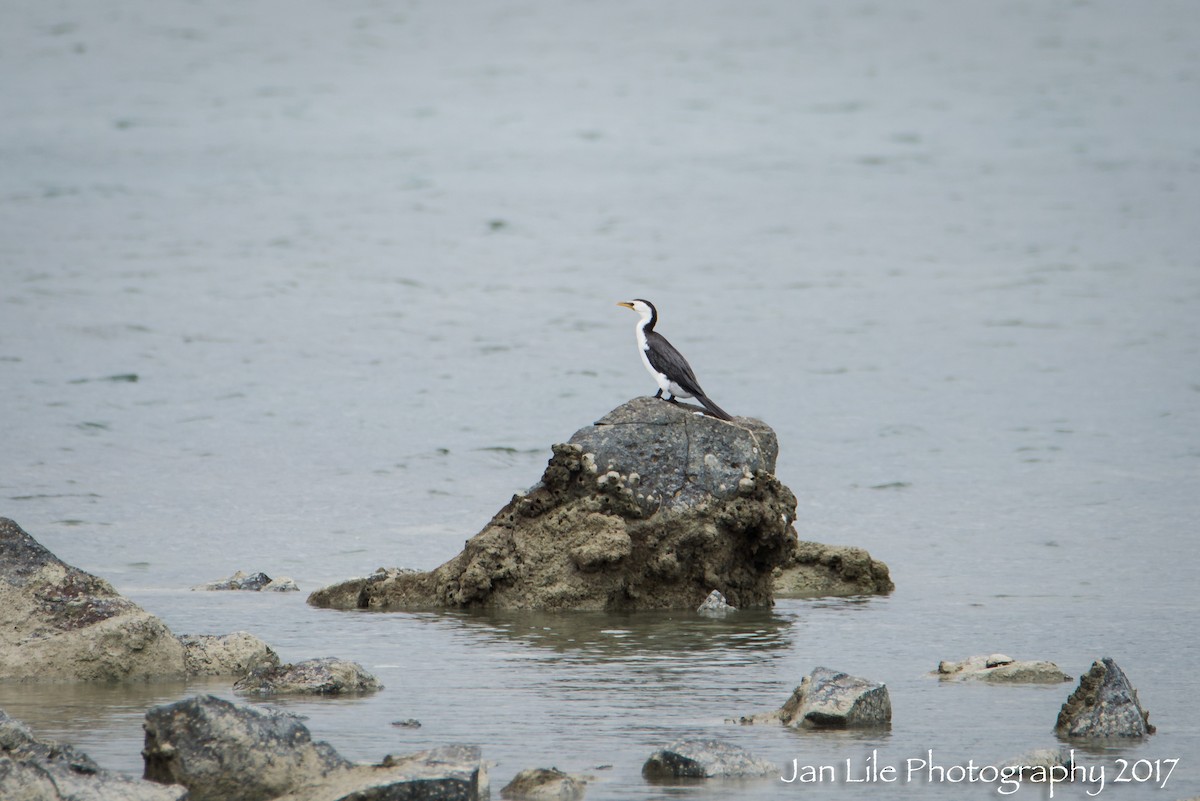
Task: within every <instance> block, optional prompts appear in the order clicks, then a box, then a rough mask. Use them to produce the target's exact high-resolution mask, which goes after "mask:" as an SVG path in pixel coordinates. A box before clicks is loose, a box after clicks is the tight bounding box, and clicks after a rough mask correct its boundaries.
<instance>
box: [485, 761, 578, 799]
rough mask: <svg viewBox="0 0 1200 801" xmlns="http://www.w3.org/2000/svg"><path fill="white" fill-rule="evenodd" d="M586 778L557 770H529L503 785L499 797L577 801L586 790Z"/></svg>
mask: <svg viewBox="0 0 1200 801" xmlns="http://www.w3.org/2000/svg"><path fill="white" fill-rule="evenodd" d="M588 778H589V777H586V776H573V775H571V774H570V773H564V772H563V771H561V770H559V769H558V768H530V769H528V770H523V771H521V772H520V773H518V774H517V775H516V776H514V777H513V780H512V781H511V782H509V783H508V784H506V785H504V787H503V789H501V790H500V797H501V798H504V799H507V801H579V799H581V798H583V795H584V791H585V790H586V789H587V783H588Z"/></svg>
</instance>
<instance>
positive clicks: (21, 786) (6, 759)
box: [0, 709, 187, 801]
mask: <svg viewBox="0 0 1200 801" xmlns="http://www.w3.org/2000/svg"><path fill="white" fill-rule="evenodd" d="M186 796H187V788H184V787H180V786H179V785H171V786H167V785H162V784H154V783H153V782H146V781H141V780H139V779H133V778H130V777H128V776H122V775H120V774H118V773H112V772H110V771H107V770H103V769H101V768H100V767H99V766H98V765H97V764H96V763H95V762H93V761H92V760H91V758H89V757H88V755H87V754H84V753H82V752H80V751H76V750H75V749H74V748H73V747H71V746H69V745H60V744H59V743H52V742H47V741H45V740H40V739H38V738H36V737H34V736H33V733H32V732H30V730H29V729H28V727H26V726H25V724H23V723H21V722H20V721H19V720H15V719H13V718H10V717H9V716H8V715H7V714H6V713H5V712H4V710H2V709H0V798H2V799H5V801H183V799H184V798H185V797H186Z"/></svg>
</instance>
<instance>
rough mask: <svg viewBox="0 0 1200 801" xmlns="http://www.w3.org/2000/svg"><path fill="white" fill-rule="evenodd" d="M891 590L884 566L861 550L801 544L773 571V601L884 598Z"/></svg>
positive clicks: (890, 583) (821, 544)
mask: <svg viewBox="0 0 1200 801" xmlns="http://www.w3.org/2000/svg"><path fill="white" fill-rule="evenodd" d="M894 589H896V585H895V584H893V583H892V578H891V575H890V572H889V570H888V566H887V565H886V564H884V563H883V562H881V561H879V560H878V559H873V558H872V557H871V554H869V553H867V552H866V551H864V550H863V549H862V548H852V547H849V546H845V545H826V544H824V543H820V542H805V541H801V542H799V543H797V544H796V551H795V553H793V554H792V556H791V557H790V558H789V559H788V561H787V562H785V563H784V564H783V565H781V566H779V567H777V568H775V597H776V598H817V597H822V596H847V595H886V594H887V593H889V592H891V591H892V590H894Z"/></svg>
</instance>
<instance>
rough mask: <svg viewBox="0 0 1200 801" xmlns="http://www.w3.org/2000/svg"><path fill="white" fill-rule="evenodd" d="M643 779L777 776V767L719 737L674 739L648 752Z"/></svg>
mask: <svg viewBox="0 0 1200 801" xmlns="http://www.w3.org/2000/svg"><path fill="white" fill-rule="evenodd" d="M642 775H643V776H645V777H646V778H647V779H652V780H659V781H661V780H664V779H689V778H690V779H717V778H721V779H734V778H748V777H757V776H778V775H779V768H778V767H776V766H775V765H773V764H772V763H770V762H767V761H766V760H763V759H759V758H757V757H755V756H754V755H752V754H751V753H750V752H749V751H747V750H746V749H744V748H742V747H741V746H737V745H733V744H731V743H725V742H721V741H720V740H677V741H676V742H673V743H671V744H670V745H668V746H667V747H666V748H662V749H659V750H658V751H655V752H654V753H653V754H651V755H650V758H649V759H647V760H646V764H645V765H643V766H642Z"/></svg>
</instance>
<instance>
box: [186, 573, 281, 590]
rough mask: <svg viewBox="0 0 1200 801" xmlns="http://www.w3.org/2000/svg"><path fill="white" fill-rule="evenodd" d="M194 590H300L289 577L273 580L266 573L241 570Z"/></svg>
mask: <svg viewBox="0 0 1200 801" xmlns="http://www.w3.org/2000/svg"><path fill="white" fill-rule="evenodd" d="M192 589H193V590H202V591H209V592H211V591H221V590H237V591H244V592H295V591H297V590H299V589H300V588H299V587H298V586H296V582H295V580H293V579H291V578H289V577H287V576H282V577H280V578H277V579H273V578H271V577H270V576H268V575H267V574H266V573H261V572H260V573H245V572H243V571H241V570H239V571H237V572H236V573H234V574H233V575H232V576H230V577H229V578H227V579H220V580H219V581H210V582H208V583H207V584H199V585H197V586H195V587H192Z"/></svg>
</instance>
